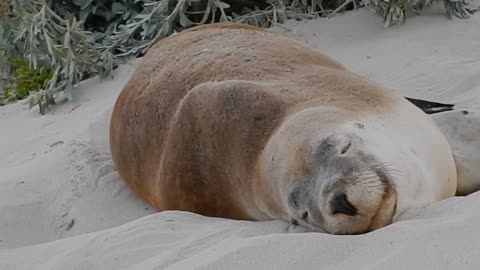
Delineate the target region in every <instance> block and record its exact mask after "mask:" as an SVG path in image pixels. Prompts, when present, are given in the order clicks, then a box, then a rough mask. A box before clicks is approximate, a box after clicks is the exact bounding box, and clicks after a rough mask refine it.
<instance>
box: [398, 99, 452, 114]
mask: <svg viewBox="0 0 480 270" xmlns="http://www.w3.org/2000/svg"><path fill="white" fill-rule="evenodd" d="M405 99H407V100H408V101H410V102H411V103H413V104H414V105H415V106H417V107H418V108H420V109H421V110H422V111H424V112H425V113H426V114H434V113H440V112H446V111H451V110H453V107H454V106H455V105H453V104H444V103H438V102H432V101H428V100H422V99H416V98H409V97H405Z"/></svg>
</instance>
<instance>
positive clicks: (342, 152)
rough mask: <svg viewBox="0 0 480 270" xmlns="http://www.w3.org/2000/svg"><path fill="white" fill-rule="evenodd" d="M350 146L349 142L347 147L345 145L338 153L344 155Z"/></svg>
mask: <svg viewBox="0 0 480 270" xmlns="http://www.w3.org/2000/svg"><path fill="white" fill-rule="evenodd" d="M350 146H352V141H349V142H348V144H347V145H345V146H344V147H343V148H342V151H341V152H340V154H342V155H343V154H345V153H346V152H347V151H348V149H350Z"/></svg>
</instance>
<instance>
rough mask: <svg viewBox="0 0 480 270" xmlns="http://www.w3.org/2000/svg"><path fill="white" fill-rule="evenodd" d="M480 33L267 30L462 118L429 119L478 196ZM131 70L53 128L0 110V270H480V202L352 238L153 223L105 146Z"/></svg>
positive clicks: (82, 92) (322, 27)
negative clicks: (462, 165) (475, 181)
mask: <svg viewBox="0 0 480 270" xmlns="http://www.w3.org/2000/svg"><path fill="white" fill-rule="evenodd" d="M479 29H480V16H479V15H477V16H474V17H473V18H471V19H469V20H466V21H460V20H457V19H455V20H452V21H451V20H448V19H446V18H445V17H444V15H443V10H442V9H435V8H432V9H430V10H429V11H427V12H424V14H423V16H420V17H413V18H409V19H408V20H407V23H406V24H405V25H403V26H401V27H393V28H388V29H385V28H383V26H382V24H381V21H380V20H379V18H377V17H374V16H372V14H370V13H369V11H367V10H365V9H362V10H358V11H354V12H349V13H347V14H345V15H342V16H336V17H333V18H330V19H320V20H315V21H308V22H293V21H290V22H287V23H286V24H285V25H282V26H279V27H277V28H275V29H273V30H274V31H278V32H282V33H285V34H286V35H290V36H293V37H296V38H298V39H300V40H303V41H305V42H307V43H309V44H310V45H311V46H313V47H316V48H318V49H320V50H322V51H324V52H326V53H328V54H329V55H331V56H333V57H334V58H336V59H338V60H339V61H341V62H342V63H344V64H345V65H346V66H347V67H348V68H350V69H351V70H353V71H355V72H357V73H359V74H361V75H363V76H365V77H367V78H369V79H371V80H373V81H376V82H378V83H380V84H382V85H384V86H386V87H388V88H390V89H392V90H393V91H395V92H397V93H399V94H401V95H406V96H410V97H417V98H424V99H429V100H434V101H440V102H449V103H452V102H453V103H455V104H456V111H453V112H447V113H442V114H438V115H435V117H434V119H435V121H436V122H437V123H438V124H439V126H440V127H441V128H442V130H443V131H444V132H445V134H446V136H447V138H448V140H449V142H450V144H451V145H452V149H453V151H454V153H455V154H456V155H457V156H458V157H460V158H461V159H462V160H463V161H464V162H465V164H466V173H467V175H468V177H471V178H472V179H478V182H479V183H480V166H478V165H479V164H480V153H479V151H477V150H478V149H480V50H479V48H480V31H479ZM137 64H138V61H137V62H136V63H134V64H130V65H125V66H122V67H120V68H119V69H118V70H117V71H116V72H115V74H114V79H113V80H110V79H107V80H100V79H92V80H89V81H86V82H83V83H82V84H81V85H80V86H79V87H78V88H77V89H75V91H74V101H73V102H70V103H64V104H60V105H59V106H56V107H55V108H54V109H53V110H52V111H51V112H49V113H48V114H47V115H45V116H40V115H39V114H38V111H37V110H36V109H32V110H28V108H26V106H25V105H23V104H20V103H17V104H12V105H8V106H3V107H0V127H1V132H0V134H1V140H0V269H1V270H11V269H12V270H13V269H15V270H17V269H26V270H27V269H28V270H30V269H36V270H47V269H48V270H50V269H52V270H53V269H59V270H67V269H88V270H93V269H102V270H106V269H132V270H133V269H142V270H144V269H391V270H393V269H478V268H479V267H480V243H479V242H478V241H477V239H480V230H479V229H478V228H479V227H480V212H479V211H478V205H480V193H474V194H471V195H469V196H467V197H454V198H451V199H448V200H444V201H441V202H438V203H435V204H433V205H431V206H429V207H427V208H423V209H415V210H412V211H410V212H407V213H405V214H404V215H403V216H402V217H401V219H400V220H399V221H398V222H396V223H394V224H392V225H389V226H387V227H385V228H382V229H380V230H377V231H375V232H372V233H368V234H364V235H357V236H333V235H327V234H320V233H308V232H304V231H302V230H301V228H292V227H291V226H289V225H288V224H287V223H284V222H281V221H271V222H246V221H234V220H228V219H220V218H208V217H203V216H199V215H196V214H192V213H187V212H180V211H168V212H163V213H155V211H153V210H152V209H151V207H150V206H149V205H147V204H146V203H144V202H143V201H141V200H139V199H138V198H136V197H135V195H133V194H132V193H131V191H130V190H129V189H128V188H126V186H125V185H124V184H123V182H122V181H121V179H120V178H119V176H118V174H117V173H116V171H115V169H114V167H113V164H112V161H111V157H110V154H109V146H108V137H107V136H108V121H109V115H110V112H111V109H112V106H113V103H114V101H115V98H116V96H117V94H118V93H119V91H120V90H121V88H122V86H123V85H124V83H125V82H126V81H127V80H128V78H129V76H130V75H131V74H132V71H133V70H134V69H135V67H136V65H137ZM461 110H467V111H468V114H464V113H462V112H461ZM419 128H421V127H419Z"/></svg>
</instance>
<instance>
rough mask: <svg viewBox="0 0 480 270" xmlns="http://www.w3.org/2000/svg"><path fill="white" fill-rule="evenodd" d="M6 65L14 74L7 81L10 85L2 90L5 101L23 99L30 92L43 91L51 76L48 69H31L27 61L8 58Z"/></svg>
mask: <svg viewBox="0 0 480 270" xmlns="http://www.w3.org/2000/svg"><path fill="white" fill-rule="evenodd" d="M8 63H9V64H10V65H11V66H12V67H13V69H14V72H13V74H12V76H11V77H10V79H9V84H10V85H8V86H6V87H5V88H4V89H3V95H4V98H5V99H6V100H7V101H11V100H20V99H24V98H27V97H28V96H29V95H30V93H32V92H37V91H39V90H41V89H44V88H45V86H46V85H47V83H48V81H50V79H51V78H52V75H53V74H52V70H51V69H50V68H48V67H47V68H46V67H40V68H38V69H31V68H30V66H29V63H28V61H27V60H25V59H23V58H10V59H8Z"/></svg>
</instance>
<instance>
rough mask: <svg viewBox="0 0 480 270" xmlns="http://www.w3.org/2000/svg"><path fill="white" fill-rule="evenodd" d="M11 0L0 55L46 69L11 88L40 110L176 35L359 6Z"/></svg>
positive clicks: (453, 6)
mask: <svg viewBox="0 0 480 270" xmlns="http://www.w3.org/2000/svg"><path fill="white" fill-rule="evenodd" d="M9 1H10V7H9V10H7V11H6V10H5V7H3V12H2V13H1V14H3V16H7V17H5V18H4V19H3V21H2V20H1V17H0V59H1V57H12V56H22V57H26V59H27V60H28V63H29V66H30V67H31V68H32V69H31V70H33V71H35V72H40V73H42V72H43V73H42V76H40V77H41V78H42V79H43V78H45V76H46V75H47V70H48V72H49V73H48V75H49V76H51V77H49V78H50V79H49V80H48V82H46V83H45V82H44V81H42V80H40V81H41V83H42V87H43V88H42V89H40V90H38V91H36V90H37V89H30V90H28V91H27V90H25V88H23V90H22V91H19V90H16V91H14V92H15V96H16V97H17V98H18V97H24V94H25V93H28V94H29V96H28V99H29V104H30V105H31V106H35V105H39V106H40V112H41V113H44V112H45V110H46V109H47V108H48V106H50V105H52V104H53V101H54V97H55V95H57V94H58V93H64V94H65V96H66V98H67V99H68V100H71V99H72V92H71V90H72V88H73V87H74V86H76V85H78V84H79V83H80V82H81V81H82V80H85V79H87V78H90V77H92V76H100V77H102V78H103V77H106V76H109V75H110V74H111V72H112V70H113V69H114V68H115V67H116V66H118V65H119V64H121V63H124V62H125V61H129V60H130V59H132V58H135V57H138V56H141V55H143V54H144V53H145V52H146V51H147V50H148V49H149V48H150V47H151V46H152V44H154V43H155V42H156V41H158V40H159V39H162V38H164V37H166V36H168V35H170V34H172V33H174V32H179V31H182V30H184V29H186V28H189V27H193V26H195V25H200V24H206V23H212V22H221V21H236V22H243V23H248V24H253V25H257V26H261V27H270V26H271V25H273V24H276V23H282V22H284V21H285V20H287V19H297V20H301V19H314V18H318V17H325V16H331V15H333V14H335V13H337V12H339V11H341V10H345V9H352V8H356V7H359V6H361V3H360V0H345V1H344V0H160V1H154V0H72V1H56V0H9ZM411 1H412V0H363V4H365V5H366V6H367V7H368V8H370V9H371V10H373V11H374V12H375V13H376V14H378V15H379V16H382V17H383V21H384V23H385V25H386V26H389V25H392V24H397V23H402V22H404V21H405V13H406V11H407V9H411V10H414V11H416V10H420V9H422V8H423V7H425V6H428V5H429V4H430V3H431V1H430V0H417V1H416V2H411ZM442 1H444V3H445V7H446V11H447V14H449V16H457V17H460V18H466V17H468V16H469V15H470V14H471V12H472V11H471V10H469V9H468V3H467V2H465V0H442ZM5 3H8V1H7V2H5ZM6 14H8V15H6ZM1 64H2V63H1V60H0V66H1ZM40 67H47V68H44V69H42V68H40ZM0 70H1V68H0ZM24 72H26V70H24ZM32 78H33V77H32ZM30 86H35V87H37V86H39V84H38V82H32V83H31V84H28V83H26V82H25V87H30ZM4 91H5V90H4ZM6 91H8V92H9V93H12V91H13V90H12V88H7V90H6ZM9 95H10V94H9Z"/></svg>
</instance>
